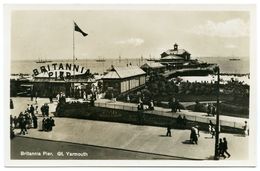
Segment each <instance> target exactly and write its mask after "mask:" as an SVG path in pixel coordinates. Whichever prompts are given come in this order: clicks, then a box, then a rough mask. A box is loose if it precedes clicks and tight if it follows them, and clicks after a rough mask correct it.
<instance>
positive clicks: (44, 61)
mask: <svg viewBox="0 0 260 171" xmlns="http://www.w3.org/2000/svg"><path fill="white" fill-rule="evenodd" d="M47 62H52V61H51V60H46V59H45V60H42V59H39V60H38V61H36V63H47Z"/></svg>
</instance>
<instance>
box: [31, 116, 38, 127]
mask: <svg viewBox="0 0 260 171" xmlns="http://www.w3.org/2000/svg"><path fill="white" fill-rule="evenodd" d="M32 120H33V128H37V127H38V121H37V120H38V118H37V117H36V116H35V115H33V116H32Z"/></svg>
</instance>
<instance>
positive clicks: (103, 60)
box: [96, 58, 106, 62]
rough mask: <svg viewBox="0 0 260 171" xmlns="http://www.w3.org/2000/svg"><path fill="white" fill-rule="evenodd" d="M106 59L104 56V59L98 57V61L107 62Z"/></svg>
mask: <svg viewBox="0 0 260 171" xmlns="http://www.w3.org/2000/svg"><path fill="white" fill-rule="evenodd" d="M105 61H106V60H105V59H104V58H103V59H101V58H99V59H97V60H96V62H105Z"/></svg>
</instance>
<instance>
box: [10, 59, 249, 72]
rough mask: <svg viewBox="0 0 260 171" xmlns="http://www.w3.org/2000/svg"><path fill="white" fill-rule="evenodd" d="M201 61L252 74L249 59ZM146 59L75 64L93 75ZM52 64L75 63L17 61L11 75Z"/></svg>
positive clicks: (77, 61)
mask: <svg viewBox="0 0 260 171" xmlns="http://www.w3.org/2000/svg"><path fill="white" fill-rule="evenodd" d="M197 59H198V60H199V61H203V62H207V63H214V64H218V65H219V67H220V72H221V73H229V74H248V73H250V67H249V58H240V60H230V58H225V57H198V58H197ZM150 62H152V61H148V60H146V59H121V60H119V59H105V61H104V62H102V61H96V60H92V59H91V60H90V59H86V60H82V59H80V60H76V61H75V64H77V65H80V66H82V67H85V68H87V69H89V70H90V72H91V73H98V74H103V73H104V72H106V71H107V70H108V69H110V68H111V66H112V65H113V66H127V64H128V65H137V66H142V65H143V64H145V63H150ZM52 63H73V61H72V60H55V59H53V60H52V62H47V63H36V60H15V61H11V74H20V73H22V74H29V75H31V74H32V73H33V69H39V68H40V67H41V66H46V65H47V64H52Z"/></svg>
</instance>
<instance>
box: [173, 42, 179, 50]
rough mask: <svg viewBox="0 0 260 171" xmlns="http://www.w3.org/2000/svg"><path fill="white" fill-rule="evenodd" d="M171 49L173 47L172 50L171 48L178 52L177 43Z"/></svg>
mask: <svg viewBox="0 0 260 171" xmlns="http://www.w3.org/2000/svg"><path fill="white" fill-rule="evenodd" d="M173 47H174V48H173V50H174V51H178V45H177V43H175V44H174V45H173Z"/></svg>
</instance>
